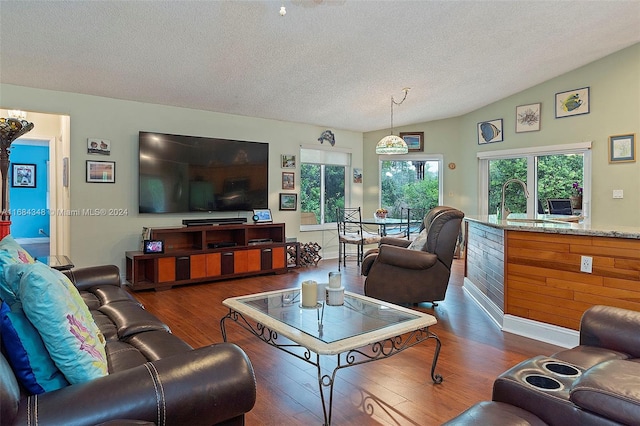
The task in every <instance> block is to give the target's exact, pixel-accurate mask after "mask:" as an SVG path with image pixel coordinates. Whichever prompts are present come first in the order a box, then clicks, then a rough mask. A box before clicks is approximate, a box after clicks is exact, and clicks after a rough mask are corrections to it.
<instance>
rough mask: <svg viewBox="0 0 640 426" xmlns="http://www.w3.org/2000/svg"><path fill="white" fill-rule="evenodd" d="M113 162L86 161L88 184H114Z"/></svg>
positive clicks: (114, 165) (114, 170) (114, 171)
mask: <svg viewBox="0 0 640 426" xmlns="http://www.w3.org/2000/svg"><path fill="white" fill-rule="evenodd" d="M115 181H116V162H115V161H91V160H87V182H89V183H115Z"/></svg>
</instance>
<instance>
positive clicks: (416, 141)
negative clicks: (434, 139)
mask: <svg viewBox="0 0 640 426" xmlns="http://www.w3.org/2000/svg"><path fill="white" fill-rule="evenodd" d="M400 138H402V140H404V142H405V143H406V144H407V147H408V148H409V152H422V151H424V132H400Z"/></svg>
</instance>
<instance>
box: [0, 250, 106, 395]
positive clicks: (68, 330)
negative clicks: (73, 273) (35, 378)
mask: <svg viewBox="0 0 640 426" xmlns="http://www.w3.org/2000/svg"><path fill="white" fill-rule="evenodd" d="M3 279H4V281H5V285H6V286H8V287H9V288H10V289H12V290H13V292H14V293H15V294H16V296H17V297H18V300H19V302H20V303H21V304H22V310H23V311H24V313H25V315H26V316H27V318H28V319H29V321H31V323H32V324H33V326H34V327H35V328H36V329H37V330H38V332H39V334H40V337H41V338H42V341H43V342H44V345H45V347H46V348H47V350H48V352H49V355H50V356H51V359H53V362H54V363H55V364H56V366H57V367H58V368H59V369H60V371H62V373H63V374H64V376H65V378H66V379H67V380H68V381H69V383H71V384H76V383H83V382H86V381H89V380H92V379H95V378H98V377H102V376H105V375H107V356H106V353H105V339H104V336H103V335H102V333H101V332H100V329H98V327H97V326H96V324H95V321H94V320H93V317H92V315H91V312H89V308H88V307H87V305H86V304H85V303H84V302H83V300H82V297H81V296H80V293H78V289H76V287H75V286H74V285H73V283H71V281H69V278H67V277H66V276H65V275H64V274H63V273H61V272H60V271H57V270H55V269H52V268H50V267H48V266H47V265H45V264H43V263H40V262H36V263H34V264H30V265H25V264H16V265H10V266H8V267H5V270H4V274H3ZM0 290H1V289H0ZM0 296H2V294H1V293H0Z"/></svg>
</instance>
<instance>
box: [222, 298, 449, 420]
mask: <svg viewBox="0 0 640 426" xmlns="http://www.w3.org/2000/svg"><path fill="white" fill-rule="evenodd" d="M222 303H223V304H224V305H225V306H226V307H228V308H229V313H228V314H227V315H226V316H224V317H223V318H222V319H221V320H220V328H221V330H222V338H223V339H224V341H225V342H226V341H227V332H226V327H225V322H226V321H227V320H231V321H233V322H235V323H237V324H238V325H240V326H241V327H242V328H244V329H245V330H248V331H249V332H251V333H252V334H253V335H255V336H257V337H258V338H259V339H261V340H262V341H264V342H266V343H268V344H269V345H271V346H274V347H276V348H278V349H280V350H282V351H285V352H287V353H289V354H291V355H293V356H295V357H297V358H299V359H301V360H303V361H305V362H307V363H309V364H312V365H314V366H316V368H317V371H318V386H319V388H320V398H321V400H322V409H323V414H324V424H325V425H330V424H331V410H332V405H333V385H334V383H335V377H336V373H337V372H338V371H339V370H340V369H342V368H346V367H351V366H354V365H360V364H364V363H367V362H371V361H375V360H379V359H383V358H388V357H390V356H392V355H395V354H397V353H399V352H402V351H404V350H405V349H408V348H410V347H412V346H415V345H417V344H418V343H421V342H424V341H425V340H428V339H434V340H435V342H436V349H435V352H434V355H433V360H432V362H431V379H432V380H433V382H434V383H441V382H442V376H440V375H439V374H435V368H436V363H437V362H438V355H439V354H440V346H441V343H440V339H439V338H438V336H437V335H436V334H435V333H433V332H431V331H429V327H430V326H432V325H434V324H436V322H437V321H436V319H435V317H434V316H433V315H429V314H424V313H422V312H418V311H414V310H411V309H407V308H403V307H401V306H397V305H394V304H392V303H387V302H383V301H381V300H377V299H373V298H371V297H366V296H362V295H359V294H355V293H350V292H348V291H347V292H345V296H344V304H343V305H340V306H331V305H327V304H326V303H323V302H319V303H318V304H317V305H316V307H315V308H306V307H302V305H301V303H300V289H299V288H293V289H287V290H277V291H270V292H265V293H258V294H252V295H248V296H240V297H232V298H229V299H225V300H224V301H223V302H222ZM321 356H335V357H336V361H337V366H336V367H335V368H334V369H333V371H332V372H331V374H323V373H322V369H321V366H320V357H321ZM325 392H328V393H329V401H328V404H327V403H326V398H325Z"/></svg>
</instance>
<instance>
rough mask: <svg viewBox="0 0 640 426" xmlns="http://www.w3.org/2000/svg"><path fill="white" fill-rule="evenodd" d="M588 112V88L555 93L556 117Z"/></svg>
mask: <svg viewBox="0 0 640 426" xmlns="http://www.w3.org/2000/svg"><path fill="white" fill-rule="evenodd" d="M580 114H589V88H588V87H583V88H581V89H574V90H567V91H566V92H560V93H556V118H562V117H571V116H572V115H580Z"/></svg>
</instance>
